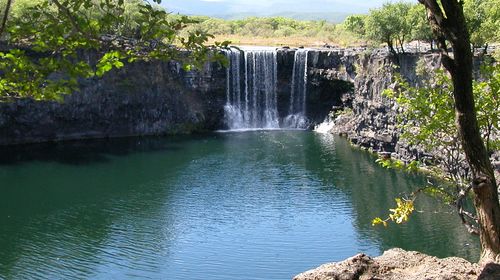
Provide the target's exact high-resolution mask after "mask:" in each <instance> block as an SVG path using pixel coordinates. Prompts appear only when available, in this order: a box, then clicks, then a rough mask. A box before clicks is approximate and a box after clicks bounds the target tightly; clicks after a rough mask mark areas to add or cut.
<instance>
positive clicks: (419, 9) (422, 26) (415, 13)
mask: <svg viewBox="0 0 500 280" xmlns="http://www.w3.org/2000/svg"><path fill="white" fill-rule="evenodd" d="M406 21H407V22H408V24H409V26H411V31H410V39H411V40H418V41H424V42H428V43H431V48H432V39H433V36H432V30H431V28H430V26H429V24H428V23H427V18H426V15H425V8H424V6H422V5H414V6H412V7H411V8H410V10H409V11H408V14H407V15H406Z"/></svg>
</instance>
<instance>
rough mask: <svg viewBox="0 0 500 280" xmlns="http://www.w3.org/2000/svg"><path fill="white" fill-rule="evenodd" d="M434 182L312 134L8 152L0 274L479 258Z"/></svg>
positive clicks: (281, 269) (125, 275)
mask: <svg viewBox="0 0 500 280" xmlns="http://www.w3.org/2000/svg"><path fill="white" fill-rule="evenodd" d="M424 182H425V180H424V179H423V178H421V177H417V176H409V175H406V174H401V173H398V172H395V171H391V170H385V169H383V168H381V167H379V166H378V165H377V164H375V163H374V158H373V157H372V156H370V155H368V154H367V153H364V152H360V151H357V150H354V149H352V148H351V147H350V146H349V145H348V144H347V143H346V142H345V141H344V140H343V139H340V138H334V137H332V136H328V135H322V134H315V133H312V132H304V131H267V132H266V131H260V132H245V133H218V134H210V135H205V136H194V137H165V138H128V139H114V140H99V141H84V142H66V143H59V144H44V145H29V146H17V147H9V148H2V149H0V191H1V193H0V279H134V278H136V279H290V278H291V277H292V276H293V275H295V274H297V273H299V272H302V271H304V270H307V269H310V268H312V267H315V266H318V265H320V264H322V263H325V262H330V261H338V260H341V259H344V258H346V257H349V256H351V255H354V254H356V253H358V252H361V251H363V252H367V253H369V254H375V255H376V254H379V253H381V252H382V251H383V250H385V249H388V248H391V247H396V246H397V247H402V248H404V249H408V250H420V251H423V252H426V253H429V254H433V255H437V256H440V257H445V256H451V255H458V256H462V257H465V258H468V259H470V260H475V257H476V256H478V242H477V240H475V239H473V238H472V237H471V236H469V235H468V234H467V233H466V232H465V230H464V229H463V228H462V227H461V225H460V224H459V221H458V218H457V217H456V215H455V214H453V213H448V212H449V209H447V208H445V207H442V208H439V207H438V208H436V205H438V203H437V202H436V201H434V200H432V199H420V200H419V201H418V204H417V208H418V210H420V212H419V213H417V214H415V215H414V216H413V218H412V220H411V221H410V222H409V223H408V224H405V225H403V226H390V227H388V228H386V229H384V228H379V227H372V226H371V225H370V222H371V219H372V218H373V217H375V216H379V215H385V214H387V209H388V208H390V207H392V206H393V198H394V197H395V196H397V195H399V194H401V193H403V192H408V191H410V190H411V189H415V188H417V187H418V186H420V185H422V184H423V183H424Z"/></svg>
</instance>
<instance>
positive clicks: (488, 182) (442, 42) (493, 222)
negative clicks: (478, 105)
mask: <svg viewBox="0 0 500 280" xmlns="http://www.w3.org/2000/svg"><path fill="white" fill-rule="evenodd" d="M419 2H421V3H422V4H424V5H425V7H426V9H427V12H428V19H429V22H430V24H431V27H432V30H433V32H434V35H435V36H436V37H437V43H438V47H439V49H440V51H441V54H442V63H443V66H444V67H445V68H446V69H447V70H448V71H449V72H450V74H451V77H452V80H453V97H454V100H455V122H456V126H457V128H458V132H459V135H460V141H461V144H462V146H463V149H464V152H465V156H466V158H467V162H468V163H469V166H470V168H471V171H472V176H473V182H472V186H473V191H474V194H475V196H474V206H475V208H476V212H477V216H478V222H479V236H480V240H481V248H482V252H481V258H480V262H481V263H486V262H500V204H499V201H498V191H497V184H496V181H495V176H494V172H493V167H492V165H491V162H490V159H489V156H488V153H487V151H486V148H485V146H484V142H483V140H482V138H481V134H480V131H479V126H478V124H477V117H476V111H475V105H474V96H473V93H472V52H471V47H470V46H471V44H470V37H469V33H468V30H467V27H466V24H465V17H464V14H463V8H462V5H461V4H460V3H461V1H458V0H441V4H442V5H441V6H440V5H439V3H438V2H437V0H419ZM446 40H448V41H449V42H450V43H451V45H452V48H453V57H450V56H449V55H448V52H447V48H446Z"/></svg>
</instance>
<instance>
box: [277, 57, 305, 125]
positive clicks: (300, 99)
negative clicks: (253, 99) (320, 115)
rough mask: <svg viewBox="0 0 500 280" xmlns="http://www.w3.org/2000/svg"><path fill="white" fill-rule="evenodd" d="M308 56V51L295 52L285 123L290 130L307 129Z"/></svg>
mask: <svg viewBox="0 0 500 280" xmlns="http://www.w3.org/2000/svg"><path fill="white" fill-rule="evenodd" d="M307 54H308V51H307V50H306V49H298V50H297V51H295V55H294V60H293V70H292V85H291V90H290V108H289V110H288V116H286V118H285V119H284V121H283V124H284V126H285V127H288V128H307V126H308V125H309V121H308V120H307V117H306V97H307Z"/></svg>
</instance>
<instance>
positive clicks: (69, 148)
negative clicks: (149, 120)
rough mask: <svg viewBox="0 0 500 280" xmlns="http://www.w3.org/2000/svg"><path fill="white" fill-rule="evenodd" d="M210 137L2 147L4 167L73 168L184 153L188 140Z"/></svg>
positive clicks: (134, 138)
mask: <svg viewBox="0 0 500 280" xmlns="http://www.w3.org/2000/svg"><path fill="white" fill-rule="evenodd" d="M206 137H207V135H197V136H189V138H188V136H169V137H160V136H143V137H123V138H109V139H89V140H71V141H61V142H47V143H35V144H22V145H12V146H0V165H15V164H23V163H28V162H32V161H39V162H57V163H61V164H69V165H86V164H92V163H99V162H101V163H104V162H107V161H109V157H110V156H127V155H129V154H133V153H154V152H160V151H175V150H180V149H182V148H183V144H182V143H183V142H185V141H186V140H188V139H189V140H196V139H203V138H206Z"/></svg>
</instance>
